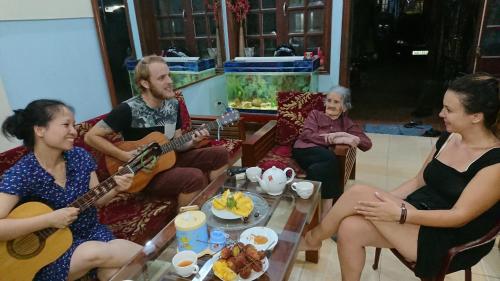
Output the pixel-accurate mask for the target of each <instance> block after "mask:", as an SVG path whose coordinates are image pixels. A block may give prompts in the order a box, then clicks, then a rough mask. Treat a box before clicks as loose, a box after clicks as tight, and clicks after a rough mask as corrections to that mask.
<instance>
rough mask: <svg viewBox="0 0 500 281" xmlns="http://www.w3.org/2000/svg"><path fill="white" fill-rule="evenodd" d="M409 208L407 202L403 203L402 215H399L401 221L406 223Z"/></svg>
mask: <svg viewBox="0 0 500 281" xmlns="http://www.w3.org/2000/svg"><path fill="white" fill-rule="evenodd" d="M407 214H408V210H407V209H406V205H405V203H401V216H400V217H399V223H400V224H404V223H405V222H406V215H407Z"/></svg>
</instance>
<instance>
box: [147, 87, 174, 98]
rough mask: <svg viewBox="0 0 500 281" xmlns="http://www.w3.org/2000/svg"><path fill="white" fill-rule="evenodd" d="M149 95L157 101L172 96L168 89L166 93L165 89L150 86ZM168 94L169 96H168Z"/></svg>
mask: <svg viewBox="0 0 500 281" xmlns="http://www.w3.org/2000/svg"><path fill="white" fill-rule="evenodd" d="M150 92H151V95H152V96H153V97H155V98H157V99H160V100H164V99H168V98H171V97H173V96H174V94H173V90H172V89H169V90H168V91H167V90H165V89H159V88H156V87H155V86H152V87H151V89H150ZM169 94H170V95H169Z"/></svg>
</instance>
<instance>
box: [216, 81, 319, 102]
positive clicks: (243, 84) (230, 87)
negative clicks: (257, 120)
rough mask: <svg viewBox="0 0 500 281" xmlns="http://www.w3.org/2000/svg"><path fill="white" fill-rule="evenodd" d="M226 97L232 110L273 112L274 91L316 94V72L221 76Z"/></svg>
mask: <svg viewBox="0 0 500 281" xmlns="http://www.w3.org/2000/svg"><path fill="white" fill-rule="evenodd" d="M224 75H225V76H226V87H227V95H228V96H227V98H228V102H229V106H230V107H232V108H238V109H246V110H249V111H254V110H255V111H259V110H276V109H277V104H276V103H277V102H276V93H277V92H288V91H297V92H316V91H318V74H317V73H316V72H230V73H225V74H224Z"/></svg>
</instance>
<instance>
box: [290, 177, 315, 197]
mask: <svg viewBox="0 0 500 281" xmlns="http://www.w3.org/2000/svg"><path fill="white" fill-rule="evenodd" d="M292 189H293V190H294V191H295V192H297V194H298V195H299V196H300V198H302V199H308V198H309V197H311V195H312V194H313V191H314V185H313V184H312V183H310V182H308V181H300V182H294V183H292Z"/></svg>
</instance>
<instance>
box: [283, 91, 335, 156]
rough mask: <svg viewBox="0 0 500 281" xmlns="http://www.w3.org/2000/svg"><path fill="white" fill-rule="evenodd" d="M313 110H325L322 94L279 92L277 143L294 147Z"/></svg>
mask: <svg viewBox="0 0 500 281" xmlns="http://www.w3.org/2000/svg"><path fill="white" fill-rule="evenodd" d="M313 109H317V110H325V105H324V97H323V95H322V94H320V93H300V92H279V93H278V120H277V125H276V142H277V143H278V144H279V145H283V146H292V145H293V143H294V142H295V140H296V139H297V137H298V136H299V134H300V133H301V131H302V126H303V125H304V121H305V119H306V118H307V115H309V112H311V110H313Z"/></svg>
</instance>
